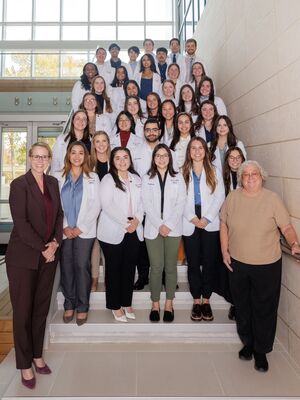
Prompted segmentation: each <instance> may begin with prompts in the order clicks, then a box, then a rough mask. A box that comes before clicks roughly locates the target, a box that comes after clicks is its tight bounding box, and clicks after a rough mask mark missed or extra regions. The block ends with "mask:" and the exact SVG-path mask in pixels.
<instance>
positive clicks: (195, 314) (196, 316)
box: [191, 304, 202, 321]
mask: <svg viewBox="0 0 300 400" xmlns="http://www.w3.org/2000/svg"><path fill="white" fill-rule="evenodd" d="M201 319H202V311H201V304H194V305H193V308H192V312H191V320H192V321H201Z"/></svg>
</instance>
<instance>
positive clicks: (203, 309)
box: [201, 303, 214, 321]
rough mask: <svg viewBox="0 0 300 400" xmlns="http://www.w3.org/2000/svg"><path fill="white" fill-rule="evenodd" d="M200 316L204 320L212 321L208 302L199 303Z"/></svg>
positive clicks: (212, 317)
mask: <svg viewBox="0 0 300 400" xmlns="http://www.w3.org/2000/svg"><path fill="white" fill-rule="evenodd" d="M201 312H202V318H203V319H204V321H212V320H213V319H214V316H213V313H212V310H211V306H210V304H209V303H203V304H201Z"/></svg>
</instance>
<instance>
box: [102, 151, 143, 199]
mask: <svg viewBox="0 0 300 400" xmlns="http://www.w3.org/2000/svg"><path fill="white" fill-rule="evenodd" d="M120 150H122V151H125V153H127V154H128V156H129V160H130V165H129V168H128V172H131V173H132V174H135V175H138V176H139V174H138V173H137V172H136V170H135V169H134V167H133V163H132V157H131V153H130V150H129V149H127V147H122V146H118V147H115V148H114V149H113V150H112V151H111V153H110V160H109V171H108V173H109V174H111V176H112V178H113V180H114V182H115V184H116V187H117V188H118V189H120V190H122V191H123V192H126V187H125V186H124V184H123V182H122V181H121V179H120V178H119V174H118V170H117V168H116V166H115V163H114V158H115V155H116V153H117V152H118V151H120Z"/></svg>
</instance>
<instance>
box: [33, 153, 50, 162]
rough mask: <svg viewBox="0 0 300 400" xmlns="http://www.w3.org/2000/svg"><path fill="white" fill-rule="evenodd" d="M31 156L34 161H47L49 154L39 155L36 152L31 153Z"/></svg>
mask: <svg viewBox="0 0 300 400" xmlns="http://www.w3.org/2000/svg"><path fill="white" fill-rule="evenodd" d="M31 158H33V159H34V160H35V161H37V160H42V161H47V160H48V159H49V156H39V155H37V154H33V155H32V156H31Z"/></svg>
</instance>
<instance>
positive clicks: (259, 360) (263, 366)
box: [253, 352, 269, 372]
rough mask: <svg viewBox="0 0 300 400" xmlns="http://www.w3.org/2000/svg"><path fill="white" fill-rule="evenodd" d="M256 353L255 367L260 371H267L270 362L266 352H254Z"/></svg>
mask: <svg viewBox="0 0 300 400" xmlns="http://www.w3.org/2000/svg"><path fill="white" fill-rule="evenodd" d="M253 354H254V360H255V362H254V368H255V369H256V370H257V371H259V372H267V371H268V369H269V364H268V360H267V357H266V355H265V353H255V352H254V353H253Z"/></svg>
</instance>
